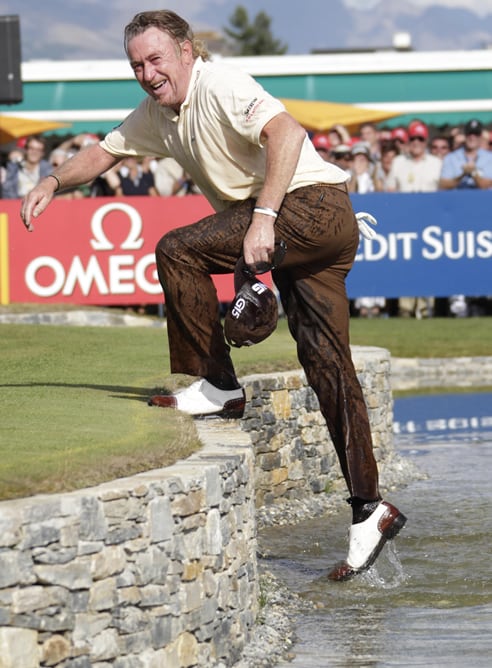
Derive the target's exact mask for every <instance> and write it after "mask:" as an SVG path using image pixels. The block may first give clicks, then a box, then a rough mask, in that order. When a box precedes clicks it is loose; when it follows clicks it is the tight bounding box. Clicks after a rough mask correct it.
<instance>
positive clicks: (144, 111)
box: [100, 98, 170, 158]
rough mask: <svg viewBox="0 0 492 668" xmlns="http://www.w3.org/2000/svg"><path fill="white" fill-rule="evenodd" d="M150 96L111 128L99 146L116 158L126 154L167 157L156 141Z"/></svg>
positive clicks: (161, 144) (159, 143)
mask: <svg viewBox="0 0 492 668" xmlns="http://www.w3.org/2000/svg"><path fill="white" fill-rule="evenodd" d="M153 113H155V111H154V110H153V109H152V106H151V100H150V98H145V99H144V100H143V101H142V102H141V103H140V105H139V106H138V107H137V108H136V109H135V110H134V111H132V112H131V114H129V115H128V116H127V117H126V118H125V120H124V121H123V122H122V123H120V125H117V126H116V127H115V128H113V129H112V130H111V131H110V132H109V133H108V134H107V135H106V136H105V137H104V139H103V140H102V141H101V142H100V146H101V147H102V148H103V149H104V150H105V151H107V152H108V153H110V154H111V155H114V156H115V157H117V158H124V157H126V156H148V155H152V156H156V157H159V158H165V157H169V155H170V154H169V153H167V152H166V151H165V148H164V144H163V143H162V142H156V136H158V135H157V134H156V130H155V128H154V118H153Z"/></svg>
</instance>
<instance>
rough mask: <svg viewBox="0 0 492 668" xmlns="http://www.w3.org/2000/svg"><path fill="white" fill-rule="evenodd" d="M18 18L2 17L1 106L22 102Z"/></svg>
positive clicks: (0, 19)
mask: <svg viewBox="0 0 492 668" xmlns="http://www.w3.org/2000/svg"><path fill="white" fill-rule="evenodd" d="M22 99H23V95H22V79H21V41H20V24H19V17H18V16H0V104H15V103H17V102H22Z"/></svg>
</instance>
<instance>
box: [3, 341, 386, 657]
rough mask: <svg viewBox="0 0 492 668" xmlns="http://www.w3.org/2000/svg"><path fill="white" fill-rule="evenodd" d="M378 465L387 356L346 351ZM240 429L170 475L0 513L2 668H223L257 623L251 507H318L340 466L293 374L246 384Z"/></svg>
mask: <svg viewBox="0 0 492 668" xmlns="http://www.w3.org/2000/svg"><path fill="white" fill-rule="evenodd" d="M354 361H355V364H356V368H357V371H358V374H359V378H360V380H361V383H362V385H363V389H364V392H365V396H366V401H367V404H368V408H369V415H370V420H371V426H372V429H373V434H374V442H375V450H376V456H377V458H378V459H379V461H380V462H381V463H384V460H385V458H387V457H389V456H390V455H391V452H392V431H391V422H392V400H391V390H390V387H389V366H390V357H389V354H388V353H387V352H386V351H384V350H382V349H378V348H356V349H354ZM244 382H245V386H246V389H247V394H248V399H249V402H248V406H247V410H246V414H245V417H244V419H243V420H242V421H241V422H234V421H215V422H214V421H209V422H197V423H196V424H197V429H198V433H199V436H200V439H201V441H202V442H203V447H202V449H201V450H200V451H199V452H198V453H196V454H195V455H193V456H192V457H190V458H188V459H187V460H185V461H181V462H178V463H176V464H175V465H174V466H170V467H168V468H166V469H161V470H154V471H149V472H147V473H143V474H139V475H136V476H133V477H131V478H125V479H119V480H115V481H112V482H110V483H106V484H103V485H100V486H98V487H95V488H90V489H84V490H80V491H77V492H73V493H69V494H59V495H43V496H36V497H30V498H26V499H22V500H15V501H4V502H1V503H0V668H38V667H41V666H54V667H55V668H89V667H91V666H92V667H95V668H109V667H110V666H111V667H113V668H163V667H164V666H165V667H168V666H169V667H170V668H185V667H191V666H197V667H198V666H199V667H200V668H205V667H207V666H223V667H225V666H233V665H234V664H235V663H236V662H237V661H238V660H239V658H240V656H241V652H242V650H243V648H244V646H245V644H246V643H247V642H248V639H249V637H250V634H251V629H252V626H253V624H254V620H255V617H256V614H257V611H258V600H259V591H258V576H257V563H256V519H255V515H256V513H257V509H258V508H259V507H262V506H265V505H268V504H272V505H279V504H281V503H282V502H283V501H288V500H291V499H298V498H300V497H306V496H309V495H311V496H326V492H327V491H329V490H331V488H336V487H337V485H340V475H339V472H338V464H337V463H336V462H335V458H334V453H333V451H332V447H331V446H330V444H329V438H328V435H327V432H326V428H325V426H324V424H323V420H322V419H321V416H320V414H319V411H318V404H317V400H316V397H315V396H314V394H313V392H312V391H311V390H310V388H308V387H307V386H306V381H305V378H304V375H303V373H301V372H290V373H285V374H279V375H267V376H252V377H248V378H246V379H244Z"/></svg>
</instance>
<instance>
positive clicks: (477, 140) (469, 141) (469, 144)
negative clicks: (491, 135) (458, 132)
mask: <svg viewBox="0 0 492 668" xmlns="http://www.w3.org/2000/svg"><path fill="white" fill-rule="evenodd" d="M481 141H482V135H481V133H480V134H479V135H477V134H468V135H465V147H466V148H467V149H468V150H469V151H476V150H477V148H480V144H481Z"/></svg>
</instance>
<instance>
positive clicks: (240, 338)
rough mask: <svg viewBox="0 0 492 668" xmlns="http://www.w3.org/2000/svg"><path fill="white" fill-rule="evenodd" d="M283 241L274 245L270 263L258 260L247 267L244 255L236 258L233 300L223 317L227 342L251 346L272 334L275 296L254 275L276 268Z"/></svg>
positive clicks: (283, 245)
mask: <svg viewBox="0 0 492 668" xmlns="http://www.w3.org/2000/svg"><path fill="white" fill-rule="evenodd" d="M285 252H286V245H285V242H284V241H280V242H279V243H277V244H276V248H275V252H274V254H273V258H272V262H271V263H260V265H256V267H254V268H253V269H254V271H252V267H249V266H248V265H246V263H245V262H244V258H242V257H241V258H239V260H238V262H237V264H236V268H235V270H234V290H235V292H236V295H235V297H234V299H233V300H232V302H231V304H230V306H229V308H228V309H227V313H226V315H225V319H224V334H225V337H226V340H227V342H228V343H229V344H230V345H231V346H234V347H235V348H241V346H252V345H253V344H255V343H260V341H264V340H265V339H266V338H267V337H268V336H270V334H272V333H273V332H274V331H275V329H276V327H277V322H278V303H277V297H276V296H275V294H274V293H273V291H272V290H270V288H269V287H268V285H265V283H263V282H262V281H260V280H259V279H258V278H256V275H255V274H260V273H266V272H267V271H270V270H272V269H275V268H276V267H277V266H278V265H279V264H280V262H282V260H283V259H284V256H285Z"/></svg>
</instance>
